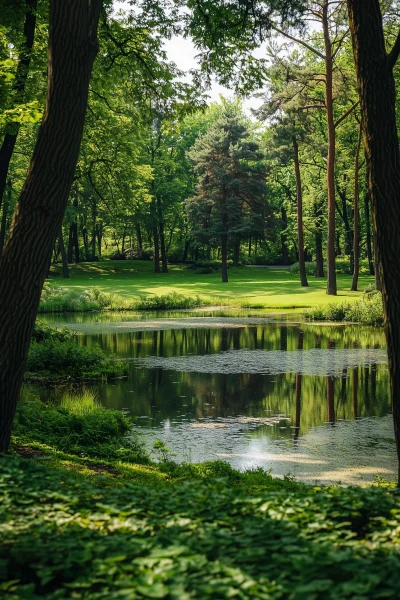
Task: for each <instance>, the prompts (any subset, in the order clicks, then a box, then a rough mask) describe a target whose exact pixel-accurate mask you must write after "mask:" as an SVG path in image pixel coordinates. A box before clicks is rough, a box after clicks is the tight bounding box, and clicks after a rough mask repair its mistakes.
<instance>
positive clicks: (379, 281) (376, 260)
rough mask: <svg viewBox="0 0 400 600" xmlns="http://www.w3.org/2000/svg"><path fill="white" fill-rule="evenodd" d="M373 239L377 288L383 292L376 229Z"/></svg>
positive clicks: (373, 232)
mask: <svg viewBox="0 0 400 600" xmlns="http://www.w3.org/2000/svg"><path fill="white" fill-rule="evenodd" d="M372 239H373V241H374V272H375V287H376V289H377V290H379V291H381V290H382V284H381V279H380V275H379V250H378V244H377V241H376V231H375V227H374V229H373V231H372Z"/></svg>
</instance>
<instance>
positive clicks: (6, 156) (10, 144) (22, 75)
mask: <svg viewBox="0 0 400 600" xmlns="http://www.w3.org/2000/svg"><path fill="white" fill-rule="evenodd" d="M25 7H26V13H25V23H24V32H23V40H24V41H23V44H22V48H21V50H20V55H19V61H18V66H17V72H16V76H15V80H14V85H13V91H14V93H15V102H16V103H21V102H23V99H24V95H25V85H26V80H27V77H28V72H29V66H30V63H31V50H32V46H33V41H34V39H35V29H36V8H37V0H25ZM19 129H20V124H19V123H12V124H11V127H10V126H9V127H8V128H7V130H6V133H5V135H4V138H3V143H2V145H1V148H0V206H1V202H2V198H3V195H4V190H5V189H6V182H7V176H8V169H9V166H10V162H11V157H12V155H13V152H14V148H15V144H16V142H17V137H18V133H19Z"/></svg>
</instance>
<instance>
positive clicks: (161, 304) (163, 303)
mask: <svg viewBox="0 0 400 600" xmlns="http://www.w3.org/2000/svg"><path fill="white" fill-rule="evenodd" d="M203 303H204V302H203V301H202V300H201V299H200V298H199V296H196V297H189V296H183V295H182V294H177V293H176V292H171V293H170V294H164V295H163V296H149V297H147V298H141V299H140V300H139V301H138V302H137V304H136V309H137V310H168V309H181V308H193V307H194V306H199V305H200V304H203Z"/></svg>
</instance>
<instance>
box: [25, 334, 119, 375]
mask: <svg viewBox="0 0 400 600" xmlns="http://www.w3.org/2000/svg"><path fill="white" fill-rule="evenodd" d="M127 370H128V366H127V364H126V363H123V362H120V361H117V360H113V359H110V358H108V357H106V356H105V354H104V352H103V351H102V350H101V348H100V346H98V345H93V346H91V347H90V348H89V347H87V346H81V345H80V344H78V342H77V341H76V340H75V339H73V338H70V339H68V338H67V339H61V340H60V339H58V338H57V336H54V337H49V338H46V339H44V340H43V341H41V342H37V341H36V340H35V339H32V341H31V345H30V348H29V354H28V360H27V364H26V373H25V379H26V380H28V381H34V380H39V381H40V380H47V381H60V380H68V379H107V378H108V377H119V376H122V375H125V374H126V373H127Z"/></svg>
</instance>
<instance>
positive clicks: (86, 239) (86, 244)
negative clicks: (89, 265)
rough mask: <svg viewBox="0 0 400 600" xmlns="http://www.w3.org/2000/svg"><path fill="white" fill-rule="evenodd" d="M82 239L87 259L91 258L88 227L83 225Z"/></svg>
mask: <svg viewBox="0 0 400 600" xmlns="http://www.w3.org/2000/svg"><path fill="white" fill-rule="evenodd" d="M82 239H83V247H84V248H85V260H87V261H89V260H90V250H89V235H88V230H87V227H86V226H84V227H82Z"/></svg>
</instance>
